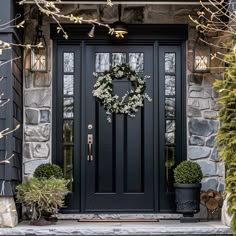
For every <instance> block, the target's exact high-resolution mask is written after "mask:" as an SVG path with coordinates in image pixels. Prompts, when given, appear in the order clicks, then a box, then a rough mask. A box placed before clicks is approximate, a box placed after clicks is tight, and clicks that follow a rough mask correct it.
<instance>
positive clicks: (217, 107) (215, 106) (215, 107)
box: [211, 100, 221, 111]
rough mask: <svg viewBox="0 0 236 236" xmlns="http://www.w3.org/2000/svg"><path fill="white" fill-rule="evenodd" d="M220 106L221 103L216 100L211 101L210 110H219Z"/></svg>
mask: <svg viewBox="0 0 236 236" xmlns="http://www.w3.org/2000/svg"><path fill="white" fill-rule="evenodd" d="M220 108H221V105H220V104H219V103H217V102H216V101H214V100H213V101H211V110H214V111H219V110H220Z"/></svg>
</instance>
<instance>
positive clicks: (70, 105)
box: [64, 97, 74, 118]
mask: <svg viewBox="0 0 236 236" xmlns="http://www.w3.org/2000/svg"><path fill="white" fill-rule="evenodd" d="M73 117H74V98H73V97H65V98H64V118H73Z"/></svg>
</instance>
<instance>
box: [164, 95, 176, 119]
mask: <svg viewBox="0 0 236 236" xmlns="http://www.w3.org/2000/svg"><path fill="white" fill-rule="evenodd" d="M165 112H166V116H171V117H174V116H175V98H168V97H167V98H166V99H165Z"/></svg>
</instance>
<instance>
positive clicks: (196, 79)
mask: <svg viewBox="0 0 236 236" xmlns="http://www.w3.org/2000/svg"><path fill="white" fill-rule="evenodd" d="M202 80H203V78H202V75H194V74H192V75H189V84H190V85H202Z"/></svg>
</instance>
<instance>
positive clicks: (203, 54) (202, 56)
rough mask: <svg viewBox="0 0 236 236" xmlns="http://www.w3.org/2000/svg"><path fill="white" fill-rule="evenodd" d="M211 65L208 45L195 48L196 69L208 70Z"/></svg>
mask: <svg viewBox="0 0 236 236" xmlns="http://www.w3.org/2000/svg"><path fill="white" fill-rule="evenodd" d="M209 67H210V51H209V48H208V47H207V46H206V47H196V48H195V58H194V70H195V71H208V70H209Z"/></svg>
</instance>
